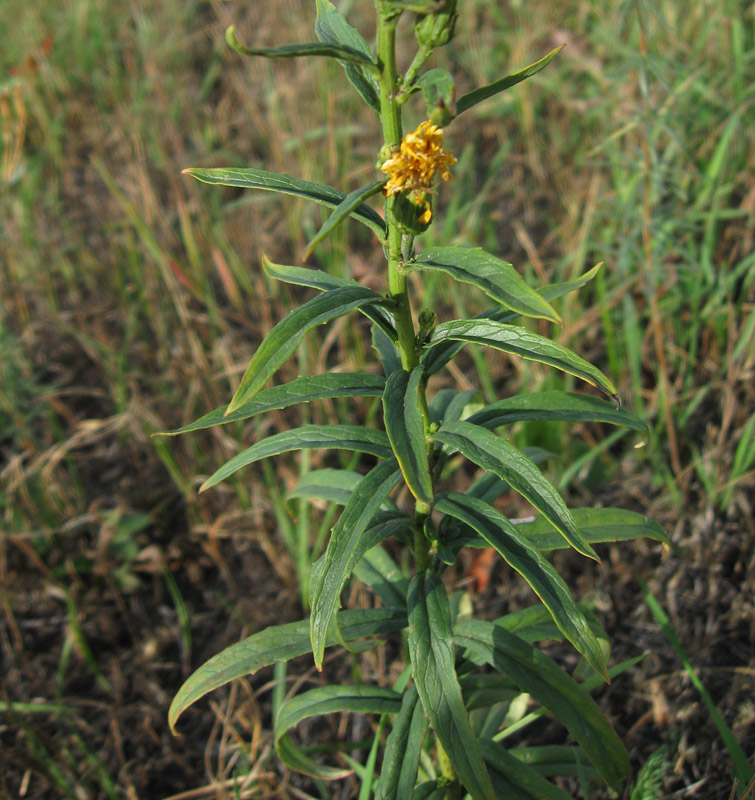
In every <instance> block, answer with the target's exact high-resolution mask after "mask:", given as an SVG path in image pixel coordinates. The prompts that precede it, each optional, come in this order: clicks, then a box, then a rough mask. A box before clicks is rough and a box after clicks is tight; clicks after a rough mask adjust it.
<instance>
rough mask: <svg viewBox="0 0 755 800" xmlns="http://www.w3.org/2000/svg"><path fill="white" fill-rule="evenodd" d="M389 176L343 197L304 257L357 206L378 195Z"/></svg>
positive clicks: (308, 247)
mask: <svg viewBox="0 0 755 800" xmlns="http://www.w3.org/2000/svg"><path fill="white" fill-rule="evenodd" d="M387 180H388V179H387V178H383V179H382V180H379V181H375V182H374V183H370V184H368V185H367V186H362V187H361V188H359V189H355V190H354V191H353V192H350V193H349V194H347V195H346V197H344V198H343V200H342V201H341V202H340V203H339V204H338V205H337V206H336V208H335V210H334V211H333V213H332V214H331V215H330V216H329V217H328V219H327V220H326V221H325V224H324V225H323V226H322V228H320V230H319V231H317V233H316V234H315V236H314V237H313V238H312V239H311V240H310V242H309V244H308V245H307V247H306V249H305V250H304V258H305V259H306V258H308V257H309V255H310V253H311V252H312V251H313V250H314V249H315V247H316V246H317V245H318V244H319V243H320V242H321V241H322V240H323V239H324V238H325V237H326V236H327V235H328V234H329V233H330V232H331V231H332V230H334V229H335V228H337V227H338V226H339V225H340V224H341V223H342V222H343V221H344V220H345V219H346V218H347V217H350V216H351V215H352V214H353V213H354V212H355V211H356V209H357V208H359V206H360V205H362V203H363V202H364V201H365V200H366V199H367V198H368V197H372V196H373V195H376V194H377V193H378V192H379V191H380V190H381V189H382V188H383V186H385V184H386V181H387Z"/></svg>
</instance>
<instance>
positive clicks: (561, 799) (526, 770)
mask: <svg viewBox="0 0 755 800" xmlns="http://www.w3.org/2000/svg"><path fill="white" fill-rule="evenodd" d="M480 750H481V751H482V755H483V757H484V758H485V762H486V763H487V765H488V767H490V770H491V775H490V777H491V778H492V779H493V782H494V783H495V778H496V774H497V775H500V776H502V777H503V778H504V779H505V780H506V782H507V783H508V784H510V785H512V786H514V787H515V789H516V791H517V792H518V793H521V796H522V797H524V798H528V800H570V799H569V795H568V794H567V793H566V792H565V791H563V790H562V789H559V788H558V787H557V786H554V785H553V784H552V783H551V782H550V781H548V780H546V779H545V778H544V777H543V776H542V775H540V773H539V772H537V771H536V770H534V769H533V768H532V767H531V766H529V765H528V764H525V763H523V762H522V761H521V760H520V759H518V758H516V757H515V756H512V755H510V754H509V753H507V752H506V750H504V748H503V747H501V745H499V744H496V743H495V742H493V741H491V740H490V739H480ZM512 794H513V793H507V794H506V795H505V796H506V797H510V796H512ZM499 796H504V795H501V794H500V790H499ZM514 796H515V797H516V796H517V795H516V794H515V795H514Z"/></svg>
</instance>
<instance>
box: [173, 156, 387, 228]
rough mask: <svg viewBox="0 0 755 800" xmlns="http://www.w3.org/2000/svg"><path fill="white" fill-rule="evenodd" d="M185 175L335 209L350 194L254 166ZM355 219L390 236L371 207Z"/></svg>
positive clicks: (363, 208)
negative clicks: (300, 199) (291, 197)
mask: <svg viewBox="0 0 755 800" xmlns="http://www.w3.org/2000/svg"><path fill="white" fill-rule="evenodd" d="M183 174H184V175H191V176H192V177H193V178H196V179H197V180H198V181H201V182H202V183H211V184H215V185H216V186H237V187H239V188H240V189H262V190H264V191H268V192H278V193H279V194H291V195H294V196H295V197H304V198H305V199H307V200H313V201H314V202H315V203H320V205H324V206H328V207H329V208H335V207H336V206H338V205H340V204H341V203H342V202H343V199H344V198H345V197H346V193H345V192H342V191H340V190H339V189H334V188H333V187H332V186H328V185H327V184H324V183H312V182H311V181H303V180H300V179H299V178H293V177H291V175H286V174H285V173H282V172H267V171H266V170H264V169H255V168H254V167H218V168H215V169H201V168H198V167H192V168H190V169H185V170H184V171H183ZM353 216H354V218H355V219H358V220H359V221H360V222H362V223H363V224H365V225H366V226H367V227H368V228H370V230H372V231H374V232H375V233H376V234H377V235H378V236H379V237H380V238H381V239H382V238H384V237H385V235H386V227H385V222H384V221H383V218H382V217H381V216H380V214H378V213H377V212H376V211H374V210H373V209H371V208H370V207H369V206H367V205H361V206H358V207H357V208H356V209H355V210H354V212H353Z"/></svg>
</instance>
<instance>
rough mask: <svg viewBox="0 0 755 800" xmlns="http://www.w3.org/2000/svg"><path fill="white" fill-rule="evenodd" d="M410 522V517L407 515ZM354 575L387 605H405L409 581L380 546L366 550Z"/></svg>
mask: <svg viewBox="0 0 755 800" xmlns="http://www.w3.org/2000/svg"><path fill="white" fill-rule="evenodd" d="M406 519H407V522H408V523H409V524H411V522H412V518H411V517H409V516H407V518H406ZM353 574H354V576H355V577H357V578H358V579H359V580H360V581H362V583H364V584H366V585H367V586H369V587H370V589H372V591H373V592H375V594H377V595H378V597H379V598H380V599H381V600H382V601H383V603H385V605H387V606H391V607H393V608H405V607H406V595H407V593H408V591H409V581H408V580H407V579H406V577H405V576H404V574H403V573H402V572H401V570H400V569H399V568H398V566H397V565H396V562H395V561H394V560H393V559H392V558H391V557H390V556H389V555H388V553H386V552H385V550H384V549H383V548H382V547H380V546H379V545H378V546H377V547H373V548H372V549H370V550H368V551H367V552H366V553H365V554H364V555H363V556H362V558H361V559H360V560H359V561H358V562H357V564H356V566H355V567H354V573H353Z"/></svg>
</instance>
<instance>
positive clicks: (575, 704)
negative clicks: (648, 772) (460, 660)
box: [409, 613, 629, 788]
mask: <svg viewBox="0 0 755 800" xmlns="http://www.w3.org/2000/svg"><path fill="white" fill-rule="evenodd" d="M409 625H410V628H409V630H410V631H411V613H410V616H409ZM453 638H454V642H456V644H457V645H458V646H459V647H463V648H465V649H466V655H467V656H468V657H471V658H472V659H473V660H475V661H476V662H477V663H487V664H490V665H491V666H492V667H495V669H497V670H498V671H499V672H501V673H503V674H504V675H506V676H508V677H509V678H511V679H512V680H513V681H514V682H515V683H516V684H517V686H519V688H520V689H521V690H522V691H524V692H528V693H529V694H531V695H532V697H534V698H535V699H536V700H537V701H538V702H539V703H541V704H542V705H543V706H545V707H546V708H547V709H549V710H550V711H551V712H552V713H553V714H554V716H555V717H556V719H558V720H559V721H560V722H561V723H562V724H563V725H565V726H566V727H567V728H568V729H569V732H570V733H571V735H572V736H573V737H574V739H575V740H576V741H577V742H579V744H581V745H582V748H583V750H584V751H585V754H586V755H587V757H588V758H589V759H590V761H591V762H592V763H593V764H594V765H595V767H596V769H597V770H598V772H600V774H601V776H602V777H603V780H605V781H606V782H607V783H608V784H609V785H610V786H612V787H614V788H618V786H619V784H620V782H621V780H622V779H623V778H624V776H625V775H626V774H627V771H628V769H629V758H628V756H627V752H626V750H625V749H624V745H623V744H622V743H621V740H620V739H619V737H618V736H617V735H616V732H615V731H614V730H613V728H612V727H611V725H610V724H609V723H608V721H607V720H606V719H605V717H604V716H603V715H602V714H601V712H600V709H599V708H598V706H597V705H596V703H595V701H594V700H593V699H592V698H591V697H590V695H589V694H587V692H586V691H585V690H584V689H583V688H582V687H581V686H580V685H579V684H578V683H577V682H576V681H574V680H573V679H572V678H570V677H569V676H568V675H567V674H566V673H565V672H563V671H562V670H561V669H559V667H558V666H557V665H556V664H555V663H554V662H553V661H552V660H551V659H550V658H548V656H546V655H544V654H543V653H541V652H540V651H539V650H536V649H535V648H534V647H532V646H531V645H529V644H527V643H526V642H524V641H522V639H520V638H519V637H517V636H514V635H513V634H511V633H509V632H508V631H506V630H505V629H504V628H503V627H501V626H500V625H495V624H493V623H490V622H483V621H481V620H468V621H465V622H460V623H457V625H456V627H455V629H454V637H453Z"/></svg>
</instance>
